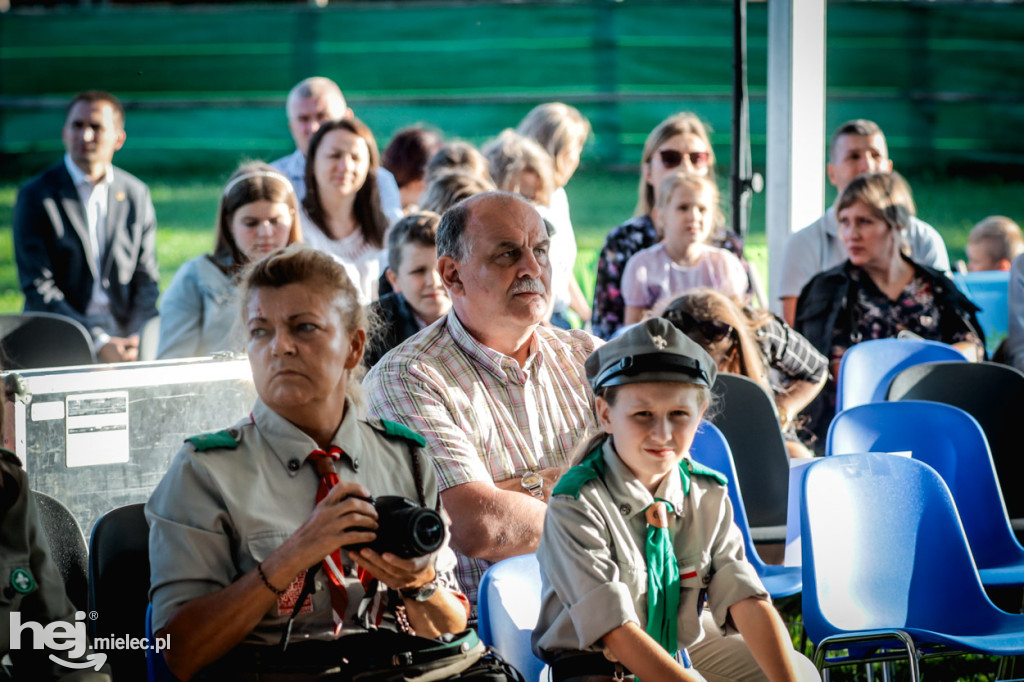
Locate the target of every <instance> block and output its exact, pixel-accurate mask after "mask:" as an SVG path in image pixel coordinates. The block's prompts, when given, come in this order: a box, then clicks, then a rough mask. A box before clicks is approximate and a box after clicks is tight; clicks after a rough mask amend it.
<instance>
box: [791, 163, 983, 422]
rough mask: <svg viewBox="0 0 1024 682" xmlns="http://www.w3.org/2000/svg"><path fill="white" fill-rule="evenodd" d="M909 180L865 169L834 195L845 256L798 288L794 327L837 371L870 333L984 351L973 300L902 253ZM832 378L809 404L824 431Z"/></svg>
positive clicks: (970, 352)
mask: <svg viewBox="0 0 1024 682" xmlns="http://www.w3.org/2000/svg"><path fill="white" fill-rule="evenodd" d="M912 207H913V199H912V197H911V194H910V187H909V186H908V185H907V183H906V181H905V180H903V178H902V177H901V176H900V175H899V174H898V173H895V172H893V173H865V174H863V175H858V176H857V177H856V178H854V180H853V181H852V182H850V184H848V185H847V186H846V188H845V189H844V190H843V193H842V194H840V195H839V198H838V200H837V201H836V217H837V222H838V223H839V238H840V239H841V240H842V242H843V247H844V249H845V251H846V254H847V259H846V260H845V261H843V262H842V263H840V264H839V265H837V266H835V267H834V268H830V269H828V270H826V271H824V272H822V273H819V274H818V275H816V276H815V277H814V278H813V279H812V280H811V281H810V282H808V283H807V285H806V286H805V287H804V288H803V291H802V292H800V298H799V299H798V300H797V304H796V324H795V325H794V327H795V328H796V329H797V331H799V332H800V333H801V334H803V335H804V336H806V337H807V340H808V341H810V342H811V343H812V344H813V345H814V347H815V348H817V349H818V351H819V352H821V353H822V354H823V355H825V356H826V357H827V358H828V360H829V363H830V366H831V369H832V378H833V379H836V378H837V373H838V369H839V363H840V361H841V360H842V357H843V355H844V354H845V353H846V351H847V349H849V348H850V346H853V345H854V344H856V343H860V342H861V341H867V340H869V339H885V338H895V337H897V336H900V335H907V334H910V335H913V336H917V337H921V338H925V339H931V340H933V341H941V342H943V343H948V344H951V345H954V346H956V347H957V348H958V349H960V350H961V351H962V352H963V353H964V354H965V355H966V356H967V357H968V358H970V359H983V358H984V357H985V337H984V334H983V332H982V331H981V326H980V325H979V324H978V319H977V317H976V316H975V311H977V309H978V308H977V306H975V305H974V304H973V303H972V302H971V301H970V300H968V299H967V297H966V296H964V295H963V294H962V293H960V291H959V290H958V289H957V288H956V286H955V285H954V284H953V282H952V281H951V280H950V279H949V278H948V277H947V276H946V275H945V273H943V272H941V271H939V270H935V269H934V268H931V267H929V266H926V265H922V264H920V263H917V262H915V261H913V260H911V259H910V257H909V256H907V255H906V254H905V253H904V238H903V235H904V233H905V232H906V230H907V227H908V225H909V224H910V216H911V215H913V210H912ZM835 389H836V385H835V381H830V382H829V383H828V385H827V388H826V390H825V391H824V392H823V393H822V399H821V400H819V401H818V402H817V403H816V404H815V406H812V407H813V408H814V410H815V411H814V414H813V416H812V428H813V429H814V430H815V431H816V433H817V434H818V436H819V437H822V438H823V437H824V435H825V433H826V430H827V428H828V423H829V421H830V420H831V417H832V415H834V414H835V397H836V393H835Z"/></svg>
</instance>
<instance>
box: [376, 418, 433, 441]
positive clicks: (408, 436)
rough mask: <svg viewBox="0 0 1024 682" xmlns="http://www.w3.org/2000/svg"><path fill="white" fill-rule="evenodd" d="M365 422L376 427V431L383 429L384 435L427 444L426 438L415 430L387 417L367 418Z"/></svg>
mask: <svg viewBox="0 0 1024 682" xmlns="http://www.w3.org/2000/svg"><path fill="white" fill-rule="evenodd" d="M366 423H367V424H369V425H370V426H372V427H373V428H375V429H377V430H378V431H383V432H384V435H386V436H391V437H392V438H401V439H403V440H407V441H409V442H411V443H415V444H416V445H419V446H420V447H423V446H425V445H426V444H427V439H426V438H424V437H423V436H421V435H420V434H418V433H416V432H415V431H413V430H412V429H410V428H409V427H408V426H406V425H404V424H399V423H398V422H393V421H390V420H387V419H368V420H367V421H366Z"/></svg>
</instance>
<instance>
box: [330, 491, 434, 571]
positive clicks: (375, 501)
mask: <svg viewBox="0 0 1024 682" xmlns="http://www.w3.org/2000/svg"><path fill="white" fill-rule="evenodd" d="M352 497H357V496H355V495H353V496H352ZM359 499H361V500H366V501H367V502H369V503H370V504H372V505H373V506H374V508H375V509H376V510H377V530H376V531H373V530H370V529H369V528H352V530H365V531H369V532H375V533H377V539H376V540H374V541H373V542H360V543H356V544H354V545H346V546H345V547H344V549H346V550H349V551H352V552H358V551H359V550H361V549H362V548H363V547H369V548H370V549H372V550H373V551H375V552H377V553H378V554H383V553H384V552H391V553H392V554H396V555H398V556H400V557H402V558H403V559H412V558H413V557H419V556H423V555H425V554H430V553H431V552H433V551H436V550H437V548H438V547H440V546H441V543H443V542H444V522H443V521H442V520H441V515H440V514H438V513H437V512H436V511H434V510H433V509H427V508H426V507H421V506H419V505H418V504H416V503H415V502H413V501H412V500H410V499H408V498H405V497H400V496H398V495H382V496H381V497H378V498H373V497H360V498H359Z"/></svg>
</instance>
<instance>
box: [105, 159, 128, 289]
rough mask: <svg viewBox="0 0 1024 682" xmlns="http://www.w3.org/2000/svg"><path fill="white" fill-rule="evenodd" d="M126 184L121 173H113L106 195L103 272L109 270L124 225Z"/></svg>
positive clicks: (126, 197)
mask: <svg viewBox="0 0 1024 682" xmlns="http://www.w3.org/2000/svg"><path fill="white" fill-rule="evenodd" d="M127 187H128V186H127V185H126V184H125V183H124V182H123V181H122V179H121V174H120V173H115V174H114V181H113V182H112V183H110V194H108V195H107V229H106V230H104V238H105V241H106V244H105V246H104V248H103V272H104V273H107V272H109V271H110V263H111V260H112V259H113V255H114V242H115V241H116V240H117V238H118V236H119V233H120V231H121V228H122V227H123V226H124V221H125V212H126V211H127V210H128V191H127Z"/></svg>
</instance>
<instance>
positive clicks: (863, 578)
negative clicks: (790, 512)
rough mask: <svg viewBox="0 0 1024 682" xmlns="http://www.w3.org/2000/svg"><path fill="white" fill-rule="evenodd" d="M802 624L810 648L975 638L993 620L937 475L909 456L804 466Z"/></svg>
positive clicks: (841, 459) (824, 461) (827, 460)
mask: <svg viewBox="0 0 1024 682" xmlns="http://www.w3.org/2000/svg"><path fill="white" fill-rule="evenodd" d="M800 522H801V526H802V538H803V569H804V573H803V575H804V581H803V583H804V589H803V595H802V599H803V616H804V625H805V627H806V628H807V634H808V635H809V637H810V638H811V639H812V640H813V641H814V642H820V641H821V640H822V638H824V637H827V636H830V635H835V634H839V633H842V632H850V631H857V630H871V629H883V630H887V629H896V628H922V629H927V630H935V631H939V632H947V633H950V634H966V633H972V632H974V633H977V632H979V631H983V627H984V626H985V624H986V623H988V624H989V625H991V622H992V618H993V616H994V614H999V613H1001V612H1000V611H998V610H997V609H996V608H995V607H994V606H993V605H992V602H991V601H989V599H988V597H987V596H986V595H985V592H984V590H983V588H982V586H981V583H980V581H979V578H978V574H977V569H976V568H975V564H974V560H973V559H972V557H971V552H970V550H969V549H968V546H967V540H966V538H965V537H964V532H963V527H962V526H961V525H960V518H959V516H958V515H957V510H956V507H955V506H954V504H953V498H952V496H951V495H950V493H949V490H948V489H947V488H946V484H945V483H943V481H942V479H941V478H940V477H939V475H938V474H937V473H936V472H935V470H933V469H932V468H931V467H929V466H928V465H927V464H925V463H923V462H920V461H917V460H914V459H911V458H909V457H897V456H893V455H886V454H877V453H873V454H859V455H846V456H844V455H840V456H835V457H825V458H823V459H821V460H820V461H817V462H814V463H813V464H809V465H808V469H807V472H806V475H805V477H804V482H803V495H802V499H801V504H800Z"/></svg>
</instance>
